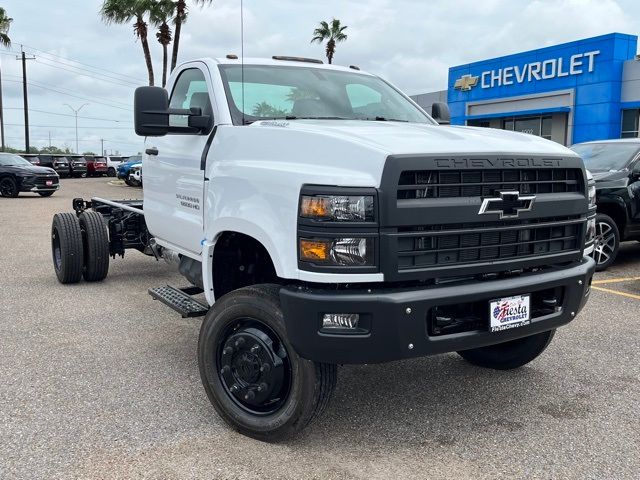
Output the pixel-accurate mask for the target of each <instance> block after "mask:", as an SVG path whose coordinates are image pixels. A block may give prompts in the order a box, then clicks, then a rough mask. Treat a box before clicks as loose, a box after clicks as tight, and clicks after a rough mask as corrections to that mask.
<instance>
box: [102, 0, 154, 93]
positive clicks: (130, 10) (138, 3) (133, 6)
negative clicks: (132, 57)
mask: <svg viewBox="0 0 640 480" xmlns="http://www.w3.org/2000/svg"><path fill="white" fill-rule="evenodd" d="M152 8H153V1H152V0H104V3H103V4H102V8H101V9H100V14H101V15H102V19H103V20H104V22H105V23H107V24H111V23H128V22H130V21H132V20H133V21H134V22H133V32H134V34H135V35H136V36H137V37H138V38H139V39H140V43H141V44H142V52H143V53H144V60H145V62H146V64H147V72H148V73H149V85H150V86H153V83H154V78H153V64H152V63H151V51H150V50H149V42H148V40H147V34H148V30H147V22H145V20H144V18H145V16H147V15H148V14H149V12H150V11H151V10H152Z"/></svg>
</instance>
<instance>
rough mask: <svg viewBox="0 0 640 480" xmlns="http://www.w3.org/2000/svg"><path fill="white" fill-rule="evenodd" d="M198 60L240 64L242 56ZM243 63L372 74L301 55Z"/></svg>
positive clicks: (250, 58)
mask: <svg viewBox="0 0 640 480" xmlns="http://www.w3.org/2000/svg"><path fill="white" fill-rule="evenodd" d="M297 58H299V59H297ZM199 60H200V61H203V62H205V63H206V62H211V63H217V64H219V65H241V64H242V57H237V58H226V57H225V58H211V57H208V58H201V59H199ZM244 64H245V65H276V66H277V65H286V66H290V67H307V68H309V67H313V68H321V69H326V70H339V71H343V72H352V73H361V74H363V75H370V76H373V75H372V74H371V73H368V72H364V71H362V70H360V68H359V67H356V66H355V65H351V66H348V67H345V66H342V65H333V64H332V65H329V64H326V63H318V62H317V61H316V60H314V59H311V58H301V57H284V56H283V57H280V59H274V58H254V57H247V58H245V59H244Z"/></svg>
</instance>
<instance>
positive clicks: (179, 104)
mask: <svg viewBox="0 0 640 480" xmlns="http://www.w3.org/2000/svg"><path fill="white" fill-rule="evenodd" d="M193 107H199V108H200V109H201V111H202V115H210V116H213V109H212V108H211V98H210V97H209V91H208V90H207V82H206V80H205V78H204V74H203V73H202V71H201V70H200V69H198V68H189V69H187V70H184V71H183V72H182V73H181V74H180V76H179V77H178V80H177V81H176V83H175V85H174V87H173V91H172V92H171V99H170V100H169V108H177V109H190V108H193ZM169 126H170V127H188V126H189V116H188V115H169Z"/></svg>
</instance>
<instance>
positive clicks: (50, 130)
mask: <svg viewBox="0 0 640 480" xmlns="http://www.w3.org/2000/svg"><path fill="white" fill-rule="evenodd" d="M49 148H51V130H49Z"/></svg>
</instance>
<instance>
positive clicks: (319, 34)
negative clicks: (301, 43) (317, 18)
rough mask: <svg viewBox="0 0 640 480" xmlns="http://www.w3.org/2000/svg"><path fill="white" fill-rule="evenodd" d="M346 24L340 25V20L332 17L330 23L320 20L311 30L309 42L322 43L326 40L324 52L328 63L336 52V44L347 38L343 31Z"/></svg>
mask: <svg viewBox="0 0 640 480" xmlns="http://www.w3.org/2000/svg"><path fill="white" fill-rule="evenodd" d="M346 28H347V26H346V25H345V26H344V27H343V26H342V25H340V20H337V19H335V18H334V19H333V20H331V24H328V23H327V22H320V26H319V27H318V28H316V29H315V30H314V31H313V38H312V39H311V43H314V42H317V43H322V42H324V41H325V40H326V41H327V46H326V54H327V60H328V61H329V64H331V63H332V61H333V55H334V54H335V52H336V44H337V43H339V42H344V41H345V40H346V39H347V35H346V34H345V33H344V31H345V30H346Z"/></svg>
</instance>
